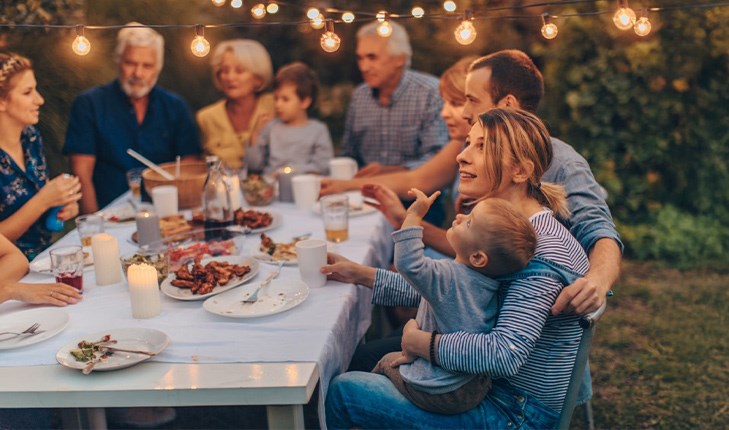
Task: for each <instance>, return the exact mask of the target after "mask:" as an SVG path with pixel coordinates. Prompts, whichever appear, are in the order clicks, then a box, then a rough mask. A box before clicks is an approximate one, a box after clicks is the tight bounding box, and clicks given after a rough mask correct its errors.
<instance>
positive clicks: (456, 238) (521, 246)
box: [373, 189, 537, 414]
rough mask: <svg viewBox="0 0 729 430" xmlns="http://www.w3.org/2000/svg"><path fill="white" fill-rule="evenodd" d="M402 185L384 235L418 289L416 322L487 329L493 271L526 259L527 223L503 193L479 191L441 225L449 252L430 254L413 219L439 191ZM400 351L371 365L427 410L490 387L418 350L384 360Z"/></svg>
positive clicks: (511, 268)
mask: <svg viewBox="0 0 729 430" xmlns="http://www.w3.org/2000/svg"><path fill="white" fill-rule="evenodd" d="M410 193H411V194H414V195H415V196H416V200H415V202H413V204H412V205H411V206H410V207H409V208H408V211H407V215H406V217H405V221H404V222H403V224H402V227H401V229H400V230H398V231H396V232H394V233H393V234H392V237H393V239H394V241H395V266H396V267H397V270H398V272H400V273H401V274H402V275H403V276H404V277H405V279H407V281H408V283H410V285H412V287H413V288H415V289H416V290H417V291H418V292H419V293H420V295H421V296H422V300H421V301H420V307H419V308H418V314H417V316H416V321H417V322H418V325H419V326H420V327H421V329H423V330H428V331H434V332H436V331H437V332H439V333H449V332H455V331H467V332H472V333H475V332H488V331H490V330H491V329H492V328H493V327H494V324H495V322H496V315H497V313H498V297H497V292H498V289H499V281H497V280H495V279H493V278H496V277H500V276H504V275H507V274H510V273H512V272H516V271H518V270H521V269H523V268H524V267H526V265H527V263H528V262H529V260H530V259H531V257H532V256H533V255H534V250H535V248H536V244H537V237H536V233H535V232H534V228H533V227H532V225H531V223H530V222H529V220H527V219H526V218H525V217H524V216H522V215H521V214H520V213H519V212H517V211H516V210H515V209H514V208H513V206H512V205H511V204H510V203H509V202H508V201H506V200H503V199H497V198H487V199H485V200H482V201H480V202H478V203H477V204H476V205H474V207H473V210H472V211H471V213H470V214H469V215H458V216H457V217H456V219H455V220H454V221H453V225H452V226H451V228H450V229H448V232H447V233H446V237H447V239H448V242H449V243H450V244H451V245H452V246H453V249H454V250H455V252H456V258H455V260H447V259H439V260H433V259H430V258H427V257H425V256H424V254H423V249H424V245H423V229H422V227H420V223H421V221H422V219H423V216H424V215H425V214H426V213H427V212H428V209H429V208H430V205H431V204H432V203H433V201H434V200H435V199H436V198H437V197H438V195H439V194H440V192H439V191H437V192H435V193H434V194H433V195H432V196H430V197H427V196H426V195H425V194H423V193H422V192H421V191H420V190H417V189H411V190H410ZM432 354H433V353H432V352H431V356H432ZM403 358H406V357H403V353H401V352H396V353H391V354H387V355H386V356H385V357H383V359H382V360H381V361H380V362H379V363H378V364H377V366H376V367H375V369H374V370H373V372H376V373H381V374H384V375H386V376H387V377H388V378H390V380H392V382H393V383H394V384H395V386H396V387H397V389H398V390H399V391H400V392H401V393H402V394H403V395H404V396H405V397H407V398H408V399H409V400H410V401H412V402H413V403H414V404H415V405H417V406H418V407H420V408H422V409H425V410H427V411H430V412H436V413H440V414H456V413H461V412H465V411H467V410H469V409H471V408H472V407H474V406H476V405H477V404H479V403H480V402H481V400H483V398H484V397H485V396H486V394H487V393H488V390H489V389H490V387H491V380H490V378H489V377H487V376H481V375H466V374H456V373H451V372H448V371H446V370H443V369H442V368H441V367H438V366H436V365H434V364H433V363H432V362H429V361H428V360H425V359H422V358H418V359H416V360H415V361H413V362H412V363H410V364H403V365H401V366H400V367H399V368H398V367H395V368H393V367H392V366H393V361H396V360H401V359H403ZM406 361H412V360H410V359H407V360H406Z"/></svg>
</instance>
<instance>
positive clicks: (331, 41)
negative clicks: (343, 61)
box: [319, 20, 342, 52]
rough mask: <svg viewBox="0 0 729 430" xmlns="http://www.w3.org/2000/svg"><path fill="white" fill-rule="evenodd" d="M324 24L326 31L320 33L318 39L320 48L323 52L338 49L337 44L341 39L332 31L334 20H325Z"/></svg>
mask: <svg viewBox="0 0 729 430" xmlns="http://www.w3.org/2000/svg"><path fill="white" fill-rule="evenodd" d="M326 25H327V31H325V32H324V34H322V35H321V40H320V41H319V43H320V44H321V49H323V50H324V52H336V51H337V50H338V49H339V45H340V44H341V43H342V40H341V39H340V38H339V36H337V34H336V33H335V32H334V21H332V20H327V24H326Z"/></svg>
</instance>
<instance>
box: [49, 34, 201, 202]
mask: <svg viewBox="0 0 729 430" xmlns="http://www.w3.org/2000/svg"><path fill="white" fill-rule="evenodd" d="M114 60H115V62H116V63H117V66H118V69H117V70H118V76H117V79H115V80H114V81H112V82H110V83H108V84H106V85H101V86H98V87H94V88H91V89H89V90H87V91H85V92H83V93H82V94H81V95H79V96H78V97H77V98H76V100H75V101H74V103H73V106H72V108H71V114H70V118H69V123H68V130H67V132H66V144H65V146H64V148H63V153H64V154H66V155H69V156H70V162H71V169H72V170H73V173H74V174H75V175H76V176H78V178H79V180H80V181H81V187H82V188H81V190H82V193H83V197H82V198H81V202H80V203H81V212H82V213H92V212H96V211H97V210H99V208H101V207H104V206H105V205H107V204H108V203H109V202H111V201H112V200H113V199H114V198H116V197H117V196H119V195H120V194H122V193H123V192H125V191H126V190H127V189H128V188H127V182H126V178H125V174H126V171H127V170H129V169H132V168H135V167H141V166H142V165H141V164H140V163H139V162H138V161H136V160H135V159H133V158H132V157H130V156H129V155H127V149H129V148H131V149H133V150H135V151H137V152H138V153H140V154H142V155H143V156H145V157H147V158H148V159H150V160H152V161H153V162H155V163H163V162H167V161H174V160H175V158H176V156H178V155H179V156H181V157H183V160H184V159H185V158H196V157H197V156H198V155H199V154H200V151H201V150H200V140H199V135H198V131H197V128H196V127H195V122H194V120H193V117H192V114H191V112H190V109H189V107H188V106H187V103H185V101H184V100H183V99H182V98H181V97H180V96H178V95H176V94H174V93H172V92H170V91H168V90H165V89H163V88H161V87H160V86H158V85H157V78H158V77H159V74H160V71H161V70H162V65H163V61H164V39H163V38H162V36H161V35H160V34H159V33H157V32H156V31H154V30H152V29H151V28H149V27H144V26H143V25H142V24H139V23H134V22H133V23H129V24H127V26H126V27H125V28H123V29H122V30H120V31H119V34H118V36H117V45H116V49H115V50H114Z"/></svg>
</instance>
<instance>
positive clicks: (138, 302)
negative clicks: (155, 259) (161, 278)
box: [127, 264, 162, 318]
mask: <svg viewBox="0 0 729 430" xmlns="http://www.w3.org/2000/svg"><path fill="white" fill-rule="evenodd" d="M127 283H128V284H129V297H130V299H131V301H132V317H133V318H152V317H156V316H157V315H159V314H160V313H161V312H162V305H161V303H160V299H159V285H158V284H157V269H155V268H154V267H153V266H150V265H149V264H132V265H131V266H129V269H127Z"/></svg>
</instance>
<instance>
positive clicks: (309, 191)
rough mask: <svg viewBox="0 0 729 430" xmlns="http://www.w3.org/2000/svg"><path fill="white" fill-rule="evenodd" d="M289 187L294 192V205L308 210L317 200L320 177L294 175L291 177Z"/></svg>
mask: <svg viewBox="0 0 729 430" xmlns="http://www.w3.org/2000/svg"><path fill="white" fill-rule="evenodd" d="M291 188H292V190H293V192H294V202H295V203H296V207H298V208H299V209H303V210H309V209H311V208H312V207H313V206H314V204H316V202H317V201H318V200H319V189H320V188H321V178H320V177H319V176H317V175H298V176H294V177H293V178H292V179H291Z"/></svg>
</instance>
